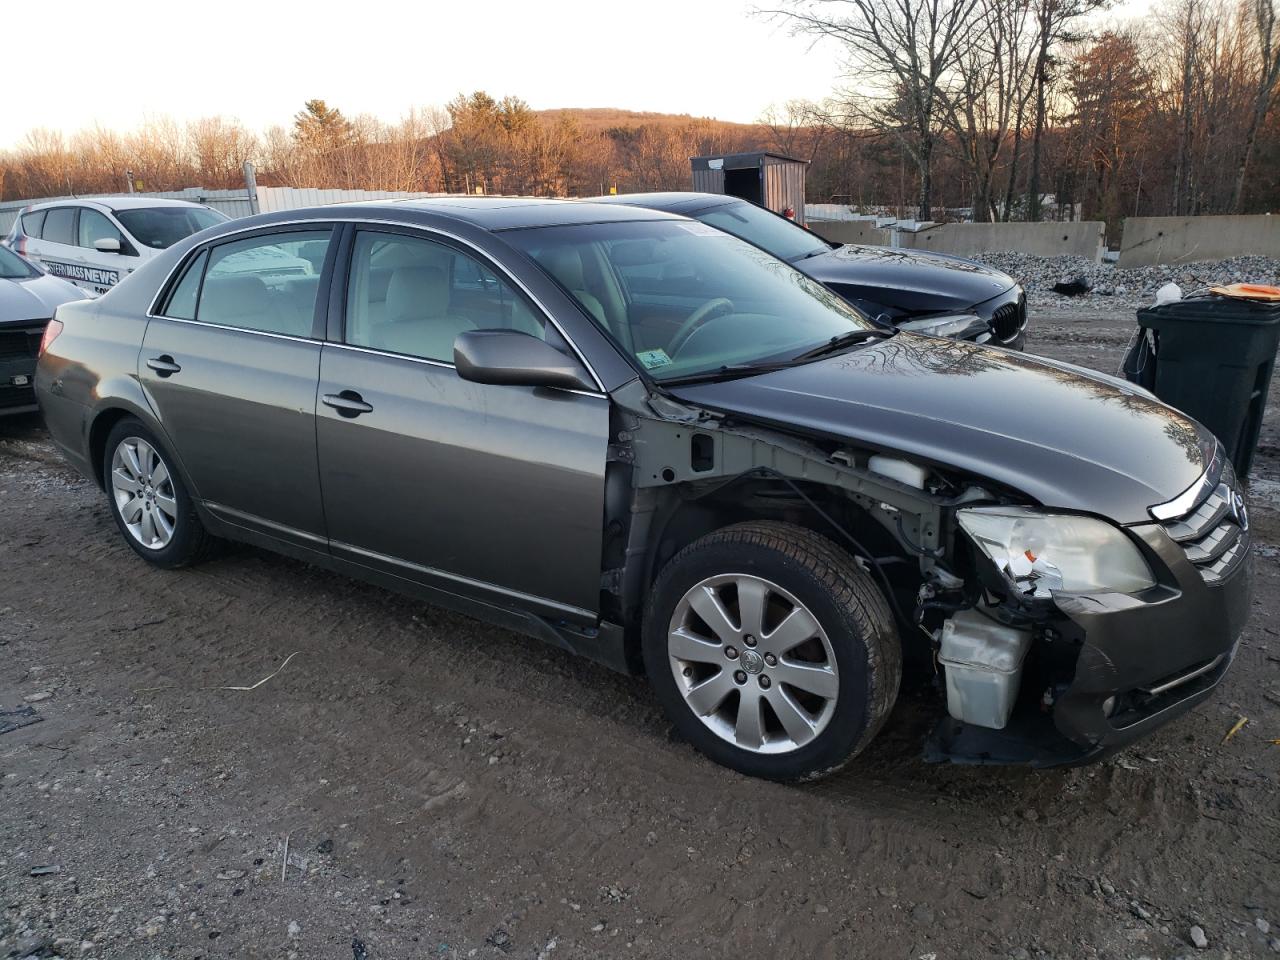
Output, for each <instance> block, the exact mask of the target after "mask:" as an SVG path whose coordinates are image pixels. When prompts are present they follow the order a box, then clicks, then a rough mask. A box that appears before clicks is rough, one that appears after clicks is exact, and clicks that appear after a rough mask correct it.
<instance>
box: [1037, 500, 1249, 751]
mask: <svg viewBox="0 0 1280 960" xmlns="http://www.w3.org/2000/svg"><path fill="white" fill-rule="evenodd" d="M1130 532H1131V533H1132V534H1134V535H1135V536H1136V537H1138V539H1139V540H1141V541H1142V542H1143V543H1144V544H1145V545H1146V546H1147V548H1148V549H1149V550H1150V551H1151V553H1152V554H1154V556H1155V557H1156V558H1158V560H1159V562H1160V563H1161V564H1163V565H1164V566H1165V567H1166V568H1167V570H1168V571H1169V573H1170V574H1172V576H1173V579H1174V580H1175V581H1176V587H1172V586H1160V587H1156V588H1155V589H1154V590H1152V591H1148V594H1147V595H1146V596H1143V597H1132V596H1128V595H1126V594H1107V595H1102V596H1097V595H1094V596H1079V597H1059V598H1058V601H1057V603H1058V608H1059V609H1060V610H1061V611H1062V612H1063V613H1064V614H1065V615H1066V616H1067V617H1068V618H1069V619H1070V620H1071V622H1072V623H1073V624H1075V625H1076V626H1077V627H1078V628H1079V629H1080V630H1081V631H1082V632H1083V634H1084V645H1083V647H1082V648H1081V650H1080V657H1079V660H1078V661H1077V662H1076V672H1075V679H1074V680H1073V681H1072V683H1071V685H1070V687H1068V688H1067V690H1066V692H1065V693H1064V694H1063V695H1062V696H1061V697H1059V698H1058V700H1057V702H1056V703H1055V704H1054V707H1053V720H1054V725H1055V726H1056V727H1057V729H1058V730H1059V731H1060V732H1061V733H1062V735H1063V736H1064V737H1066V738H1067V739H1068V740H1070V741H1071V742H1072V743H1074V744H1076V745H1078V746H1079V747H1080V748H1081V749H1082V750H1083V756H1081V757H1080V758H1079V759H1078V760H1077V761H1076V762H1087V761H1090V760H1095V759H1098V758H1099V757H1101V756H1104V755H1106V754H1108V753H1113V752H1114V751H1116V750H1119V749H1120V748H1122V747H1124V746H1125V745H1126V744H1129V743H1132V742H1133V741H1134V740H1137V739H1138V738H1140V737H1143V736H1145V735H1147V734H1148V733H1150V732H1151V731H1152V730H1154V729H1155V728H1157V727H1159V726H1161V725H1162V724H1165V723H1167V722H1169V721H1170V720H1172V719H1173V718H1174V717H1177V716H1179V715H1180V714H1182V713H1185V712H1186V711H1187V710H1190V709H1191V708H1192V707H1194V706H1195V705H1196V704H1198V703H1201V702H1202V701H1204V700H1205V699H1206V698H1207V697H1208V696H1209V695H1210V694H1211V693H1212V692H1213V689H1214V687H1216V686H1217V685H1218V683H1219V681H1220V680H1221V679H1222V677H1223V675H1224V674H1225V673H1226V672H1227V668H1228V667H1229V666H1230V665H1231V661H1232V659H1233V658H1234V657H1235V652H1236V641H1237V639H1238V638H1239V636H1240V632H1241V631H1242V630H1243V629H1244V625H1245V621H1246V620H1248V618H1249V607H1250V599H1251V595H1252V592H1251V587H1252V584H1251V575H1250V557H1249V555H1248V553H1249V545H1248V544H1247V543H1246V544H1245V554H1244V555H1243V556H1242V557H1241V559H1240V561H1239V562H1238V563H1237V564H1236V566H1235V569H1234V570H1232V571H1231V573H1230V574H1229V575H1228V576H1226V577H1225V578H1223V579H1222V580H1221V581H1219V582H1216V583H1207V582H1206V581H1205V579H1204V578H1203V576H1202V575H1201V571H1200V569H1199V568H1198V567H1196V566H1195V565H1194V564H1192V563H1191V562H1190V561H1189V560H1188V559H1187V554H1186V552H1185V551H1184V550H1183V548H1182V547H1181V546H1179V544H1177V543H1176V542H1174V541H1173V540H1172V539H1171V538H1170V537H1169V535H1168V534H1167V533H1166V531H1165V529H1164V528H1163V527H1162V526H1160V525H1159V524H1150V525H1146V526H1142V527H1134V528H1130ZM1245 536H1247V533H1246V534H1245ZM1111 697H1115V698H1116V700H1115V701H1114V704H1115V705H1114V707H1112V710H1113V712H1112V713H1111V715H1108V709H1107V707H1108V700H1109V698H1111Z"/></svg>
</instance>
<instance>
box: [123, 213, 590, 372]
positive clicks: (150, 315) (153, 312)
mask: <svg viewBox="0 0 1280 960" xmlns="http://www.w3.org/2000/svg"><path fill="white" fill-rule="evenodd" d="M321 223H333V224H339V223H350V224H353V225H354V226H355V228H356V229H357V230H358V229H359V228H360V225H361V224H377V225H379V226H386V227H396V228H398V229H400V230H412V231H420V232H423V233H426V234H430V235H435V236H439V237H446V238H448V239H450V240H452V241H454V242H455V243H460V244H462V245H463V246H464V247H467V248H468V249H470V250H474V251H475V252H476V253H477V254H479V255H480V256H481V257H483V258H484V259H485V260H487V261H490V262H494V261H493V258H492V257H491V256H490V255H489V254H488V253H487V252H486V251H485V250H484V249H483V248H481V247H479V246H477V245H476V244H474V243H472V242H471V241H470V240H468V239H467V238H466V237H460V236H458V235H457V234H456V233H450V232H449V231H448V230H441V229H439V228H438V227H424V226H422V225H421V224H416V223H406V222H404V221H403V220H382V219H377V220H371V219H368V218H367V217H342V216H335V217H324V218H313V217H309V218H307V219H303V220H282V221H280V222H279V223H271V224H261V223H260V224H256V225H254V226H247V227H241V228H240V229H238V230H232V231H230V232H229V233H224V234H221V235H219V236H218V237H217V238H216V239H214V240H210V241H206V242H205V243H202V244H198V245H197V246H195V247H192V248H191V249H190V250H188V251H187V252H186V253H185V254H184V255H183V256H182V257H181V258H180V259H179V260H178V262H177V263H176V264H174V265H173V268H172V269H170V270H169V272H168V273H167V274H166V275H165V278H164V280H163V282H161V284H160V286H159V287H158V288H157V291H156V295H155V297H153V298H152V300H151V305H150V306H149V307H148V308H147V313H146V316H147V319H149V320H174V321H177V322H179V323H196V324H203V325H204V326H208V327H220V329H224V330H245V331H246V332H249V333H262V334H264V335H265V336H272V337H282V338H283V339H286V340H303V341H305V342H307V343H324V344H332V345H334V346H341V347H351V346H352V345H351V344H345V343H342V344H340V343H337V342H335V341H333V340H316V339H313V338H306V337H288V336H285V335H284V334H274V333H266V332H265V331H262V330H250V329H249V328H247V327H226V326H221V325H220V324H214V323H205V322H204V321H203V320H184V319H182V318H180V317H167V316H165V315H164V314H162V313H158V312H157V311H158V310H159V307H160V301H161V300H162V299H163V298H164V295H165V293H166V292H167V291H168V290H169V285H170V284H171V283H172V282H173V278H174V275H175V274H176V273H177V272H178V270H179V269H180V268H181V267H182V266H183V265H184V264H187V263H190V262H191V259H192V255H193V254H196V251H198V250H202V249H206V248H207V249H212V248H213V247H215V246H218V245H219V244H221V243H223V242H224V241H225V240H227V238H229V237H234V236H236V235H237V234H241V233H253V232H254V231H257V230H271V229H274V228H276V227H291V226H299V225H305V224H321ZM331 242H332V241H331ZM494 265H495V266H497V267H498V268H499V278H500V279H504V278H505V279H507V280H510V281H511V283H512V285H514V286H515V288H516V289H518V290H519V291H520V292H521V293H523V294H524V295H525V296H526V297H528V298H529V299H530V300H531V301H532V302H533V305H534V306H536V307H537V308H538V310H539V311H541V313H542V315H543V317H544V318H545V320H546V322H547V323H550V324H551V325H552V326H553V327H555V328H556V330H557V331H558V332H559V334H560V336H561V337H563V338H564V342H565V343H567V344H569V349H570V350H572V351H573V353H574V356H576V357H577V358H578V362H579V363H581V364H582V365H583V367H585V368H586V370H587V373H589V374H591V379H592V380H593V381H595V385H596V389H597V390H599V392H600V395H602V396H603V395H607V393H608V391H606V390H605V388H604V383H603V381H601V379H600V376H599V374H597V373H596V370H595V367H593V366H592V365H591V361H589V360H588V359H587V358H586V356H585V355H584V354H583V352H582V351H581V350H579V349H578V345H577V344H576V343H574V342H573V338H572V337H570V336H569V335H568V334H567V333H566V332H565V329H564V327H562V326H561V325H560V322H559V321H558V320H556V318H555V316H554V315H553V314H552V313H551V311H550V310H548V309H547V307H546V305H545V304H544V303H543V302H542V301H541V300H539V299H538V298H537V296H535V295H534V293H533V291H532V290H530V289H529V288H528V287H527V286H525V285H524V283H523V282H521V280H520V279H519V278H518V277H516V276H514V275H513V274H512V273H511V272H510V271H509V270H507V269H505V268H504V267H502V265H501V264H498V263H496V262H494ZM352 348H353V349H367V348H363V347H352ZM370 352H372V353H378V352H380V351H370ZM385 355H386V356H390V357H399V358H400V359H402V360H422V359H425V358H421V357H408V356H405V355H404V354H399V353H388V354H385ZM428 362H431V363H442V364H444V365H445V366H449V367H452V366H453V364H451V363H444V362H443V361H440V360H433V361H428ZM571 392H575V393H576V392H578V391H571Z"/></svg>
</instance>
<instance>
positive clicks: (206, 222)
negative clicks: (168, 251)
mask: <svg viewBox="0 0 1280 960" xmlns="http://www.w3.org/2000/svg"><path fill="white" fill-rule="evenodd" d="M115 214H116V219H117V220H119V221H120V222H121V223H122V224H124V228H125V229H126V230H128V231H129V233H130V234H132V235H133V238H134V239H135V240H137V241H138V243H140V244H142V245H143V246H144V247H150V248H151V249H152V250H163V249H165V248H166V247H171V246H173V245H174V244H175V243H177V242H178V241H179V240H185V239H186V238H187V237H189V236H191V235H192V234H193V233H198V232H199V231H201V230H203V229H205V228H206V227H212V226H214V225H215V224H219V223H225V222H226V221H227V220H228V219H230V218H229V217H225V216H223V215H222V214H220V213H218V211H216V210H210V209H209V208H208V207H136V208H134V209H132V210H117V211H116V212H115Z"/></svg>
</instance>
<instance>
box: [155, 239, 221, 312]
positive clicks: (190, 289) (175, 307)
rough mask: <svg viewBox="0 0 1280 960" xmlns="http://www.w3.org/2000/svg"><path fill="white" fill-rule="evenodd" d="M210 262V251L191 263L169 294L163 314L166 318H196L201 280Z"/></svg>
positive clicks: (204, 251) (202, 253)
mask: <svg viewBox="0 0 1280 960" xmlns="http://www.w3.org/2000/svg"><path fill="white" fill-rule="evenodd" d="M208 261H209V251H208V250H203V251H201V253H200V256H198V257H196V258H195V259H194V260H192V261H191V264H190V265H189V266H188V267H187V270H186V272H185V273H184V274H183V275H182V279H181V280H179V281H178V285H177V286H176V287H174V288H173V292H172V293H171V294H169V302H168V303H166V304H165V307H164V310H162V311H161V312H162V313H163V314H164V316H166V317H176V318H177V319H179V320H194V319H195V318H196V297H197V296H198V295H199V293H200V280H201V279H202V278H203V277H204V265H205V264H206V263H207V262H208Z"/></svg>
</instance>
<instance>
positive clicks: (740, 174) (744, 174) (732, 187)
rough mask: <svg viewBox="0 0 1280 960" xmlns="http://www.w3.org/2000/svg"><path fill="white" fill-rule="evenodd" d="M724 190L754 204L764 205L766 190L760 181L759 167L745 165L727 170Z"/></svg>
mask: <svg viewBox="0 0 1280 960" xmlns="http://www.w3.org/2000/svg"><path fill="white" fill-rule="evenodd" d="M724 192H725V193H727V194H728V195H729V196H731V197H741V198H742V199H743V200H750V201H751V202H752V203H754V204H758V205H760V206H763V205H764V192H763V189H762V184H761V182H760V168H759V167H743V168H742V169H739V170H725V172H724Z"/></svg>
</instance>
